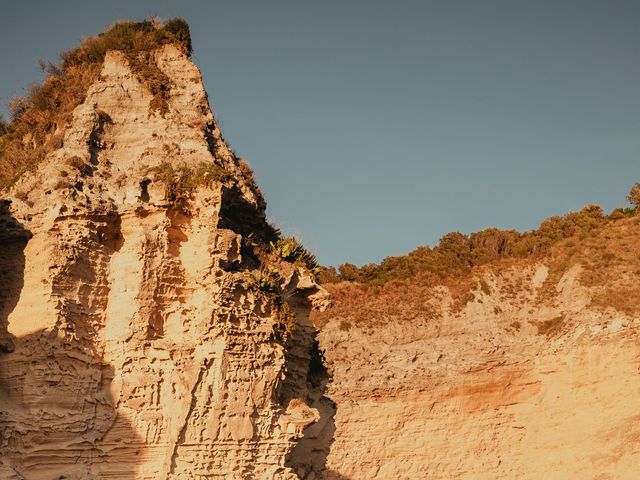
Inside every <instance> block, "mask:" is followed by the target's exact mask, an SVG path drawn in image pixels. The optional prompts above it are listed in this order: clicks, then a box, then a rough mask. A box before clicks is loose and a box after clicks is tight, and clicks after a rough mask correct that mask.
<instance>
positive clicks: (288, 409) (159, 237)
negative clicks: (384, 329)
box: [0, 45, 326, 480]
mask: <svg viewBox="0 0 640 480" xmlns="http://www.w3.org/2000/svg"><path fill="white" fill-rule="evenodd" d="M152 55H153V56H154V57H153V58H154V62H155V65H157V67H158V68H159V69H160V70H161V71H162V73H163V74H164V75H166V77H167V78H168V79H169V80H170V82H171V89H170V93H169V95H168V96H167V99H168V108H167V111H166V112H162V113H163V114H160V113H159V112H157V111H153V110H152V109H150V104H152V102H153V99H154V98H153V94H152V93H151V92H150V91H149V89H148V88H146V87H145V85H143V84H142V83H141V81H140V79H139V76H137V75H136V74H134V72H132V69H131V65H130V62H129V61H128V60H127V58H126V57H125V55H123V54H122V53H121V52H118V51H111V52H108V53H107V54H106V56H105V59H104V63H103V65H102V67H101V71H100V74H99V76H98V78H97V80H96V81H95V82H94V83H93V84H92V85H91V86H90V87H89V89H88V91H87V92H86V95H85V97H84V101H82V103H81V104H80V105H78V106H77V107H76V108H75V109H74V110H73V112H72V114H71V116H70V117H69V119H68V122H67V123H66V124H64V125H59V126H58V129H57V131H56V132H55V134H56V135H58V136H60V137H62V141H61V142H60V148H57V149H55V150H53V151H51V152H49V153H48V154H47V155H46V157H45V158H44V159H43V161H42V162H41V163H40V164H39V165H38V166H37V168H34V169H32V170H35V171H33V172H27V173H26V174H24V175H22V176H21V177H20V178H19V179H17V181H15V182H14V183H15V184H14V185H13V186H12V187H11V190H10V192H9V193H8V195H7V201H3V202H4V203H3V204H2V211H1V212H0V214H1V216H0V478H2V479H54V478H55V479H62V478H64V479H67V480H69V479H89V478H96V479H98V478H100V479H108V478H109V479H110V478H113V479H160V478H166V479H170V478H172V479H185V478H234V479H235V478H278V479H285V478H297V475H296V474H295V473H294V471H293V470H292V469H291V468H289V466H288V465H287V464H286V462H287V456H288V455H289V453H290V452H291V451H292V449H293V447H294V446H295V444H296V440H297V439H298V438H299V437H300V436H301V435H302V430H303V428H304V427H305V426H306V425H308V424H309V423H312V422H313V421H315V420H316V419H318V418H319V416H320V415H319V413H318V411H317V410H315V409H312V408H310V407H309V406H308V405H307V403H306V402H307V399H308V398H309V396H313V395H315V393H314V392H315V390H316V389H317V388H316V387H314V386H313V385H311V383H309V378H311V377H313V374H311V375H309V366H310V362H311V363H313V361H314V360H313V358H312V357H313V355H314V352H316V351H315V350H314V338H315V332H314V330H313V328H312V326H311V324H310V323H309V321H308V316H309V311H310V309H311V308H313V307H314V305H316V306H322V305H323V303H324V302H325V300H326V299H325V294H324V293H323V291H322V290H321V289H320V288H319V287H318V286H317V285H316V284H315V282H314V280H313V277H312V275H311V274H310V273H309V272H308V271H307V270H306V269H304V268H302V267H300V266H298V265H295V264H292V263H287V262H284V261H280V260H279V259H277V258H271V257H269V256H268V255H267V254H264V246H265V245H267V243H268V241H269V240H270V239H272V238H274V234H275V232H274V231H273V229H272V228H271V227H270V226H269V225H268V224H267V223H266V221H265V215H264V209H265V204H264V200H263V199H262V196H261V194H260V192H259V191H258V190H257V188H256V187H255V184H254V183H253V180H252V178H251V176H250V171H249V170H248V169H247V167H246V166H245V165H243V164H242V163H241V162H240V161H239V160H238V159H237V158H236V157H235V156H234V154H233V153H232V152H231V151H230V150H229V148H228V147H227V146H226V144H225V143H224V141H223V139H222V137H221V134H220V130H219V127H218V125H217V123H216V121H215V119H214V118H213V115H212V113H211V110H210V108H209V105H208V102H207V96H206V93H205V91H204V89H203V85H202V78H201V75H200V72H199V70H198V68H197V67H196V66H195V65H194V64H193V63H192V62H191V61H190V60H189V58H188V57H187V55H185V53H184V52H182V51H180V50H179V49H178V48H176V47H174V46H172V45H165V46H163V47H162V48H159V49H157V50H155V51H153V53H152ZM167 169H168V170H169V172H168V173H167ZM185 172H186V173H185ZM193 172H196V173H193ZM182 174H184V175H186V176H187V177H188V178H187V179H190V181H191V182H192V184H191V185H180V182H181V181H182V180H184V178H182V177H180V175H182ZM189 175H191V176H189ZM194 175H196V176H198V178H197V180H198V181H195V180H194V178H195V177H194ZM208 175H210V176H211V178H208V177H207V176H208ZM214 177H215V178H214ZM171 182H174V183H177V184H178V185H177V186H178V187H180V188H186V189H188V191H187V192H186V193H184V192H182V196H180V195H176V192H171V188H172V187H175V186H176V185H169V184H170V183H171ZM183 183H184V182H183ZM260 251H262V252H263V254H262V255H258V254H257V253H256V252H260ZM264 271H267V272H269V275H271V276H272V277H273V278H275V279H276V283H277V285H270V288H271V290H270V291H269V292H266V293H265V291H264V290H265V289H264V288H261V287H262V285H261V284H260V283H259V282H260V280H261V279H260V278H258V279H256V275H257V276H259V275H262V273H260V272H264ZM256 272H257V273H256ZM274 272H275V273H274ZM274 289H276V290H277V292H274ZM276 294H277V295H278V298H277V302H275V301H274V295H276ZM285 307H286V308H285ZM283 317H284V321H283ZM287 322H288V323H289V324H288V325H286V323H287ZM292 323H295V324H296V325H295V328H292V325H291V324H292ZM316 357H317V352H316ZM314 358H315V357H314ZM312 370H313V368H312ZM312 373H313V372H312Z"/></svg>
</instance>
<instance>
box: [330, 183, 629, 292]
mask: <svg viewBox="0 0 640 480" xmlns="http://www.w3.org/2000/svg"><path fill="white" fill-rule="evenodd" d="M634 192H635V193H634ZM639 192H640V184H636V185H634V187H633V189H632V191H631V193H630V194H629V197H628V199H629V201H630V202H632V203H633V202H634V199H636V198H637V200H638V202H640V193H639ZM635 211H636V210H633V209H616V210H614V211H613V212H612V214H611V215H609V216H606V215H604V213H603V212H602V209H601V208H600V207H599V206H597V205H588V206H586V207H585V208H583V209H582V210H580V211H579V212H571V213H569V214H567V215H565V216H563V217H561V216H553V217H550V218H548V219H546V220H544V221H543V222H542V223H541V224H540V226H539V227H538V229H536V230H533V231H531V232H525V233H519V232H516V231H515V230H498V229H496V228H489V229H486V230H482V231H480V232H476V233H472V234H471V235H463V234H462V233H459V232H453V233H448V234H447V235H445V236H444V237H442V239H441V240H440V243H439V244H438V245H437V246H435V247H433V248H430V247H426V246H422V247H418V248H416V249H415V250H414V251H412V252H410V253H409V254H407V255H403V256H397V257H387V258H385V259H384V260H383V261H382V262H381V263H380V264H374V263H370V264H367V265H363V266H362V267H360V268H358V267H357V266H355V265H353V264H350V263H345V264H343V265H340V267H339V269H338V270H337V271H336V269H335V268H333V267H329V268H323V269H322V271H321V272H320V281H321V282H322V283H336V282H340V281H352V282H359V283H362V284H366V285H373V286H375V285H384V284H385V283H387V282H389V281H392V280H404V279H408V278H412V277H414V276H416V275H418V274H420V275H423V276H424V275H427V276H433V277H435V278H443V277H445V276H451V275H462V274H465V273H468V272H469V271H470V270H471V268H473V267H475V266H479V265H485V264H489V263H493V262H495V261H498V260H501V259H505V258H527V257H534V256H538V255H542V254H544V253H546V252H547V251H548V250H549V248H550V247H551V246H552V245H554V244H556V243H557V242H559V241H560V240H562V239H566V238H569V237H572V236H578V237H581V238H584V237H586V236H587V235H589V234H590V233H591V232H593V231H595V230H598V229H600V228H601V227H603V226H604V225H606V224H607V223H609V222H612V221H615V220H617V219H620V218H624V217H627V216H629V215H633V214H634V213H635Z"/></svg>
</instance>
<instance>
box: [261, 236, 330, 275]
mask: <svg viewBox="0 0 640 480" xmlns="http://www.w3.org/2000/svg"><path fill="white" fill-rule="evenodd" d="M269 249H270V251H271V252H272V253H273V254H274V255H276V256H277V257H278V258H281V259H282V260H284V261H286V262H291V263H295V264H297V265H299V266H301V267H304V268H306V269H307V270H308V271H309V272H311V274H313V275H314V276H317V275H318V274H319V273H320V265H319V264H318V261H317V259H316V257H315V255H313V254H312V253H310V252H309V251H308V250H307V249H306V248H304V246H303V245H302V244H301V243H300V242H299V241H298V240H297V239H296V238H295V237H286V238H282V239H280V240H277V241H275V242H269Z"/></svg>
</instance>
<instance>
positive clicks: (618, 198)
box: [0, 0, 640, 264]
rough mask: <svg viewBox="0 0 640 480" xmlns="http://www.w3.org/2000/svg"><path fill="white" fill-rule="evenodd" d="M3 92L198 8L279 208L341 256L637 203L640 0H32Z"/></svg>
mask: <svg viewBox="0 0 640 480" xmlns="http://www.w3.org/2000/svg"><path fill="white" fill-rule="evenodd" d="M1 10H2V12H1V15H0V40H1V44H2V49H1V51H0V65H2V69H1V74H0V97H2V99H3V100H5V101H6V100H7V99H8V98H10V97H11V96H12V95H13V94H20V93H21V88H22V87H23V86H25V85H26V84H27V83H29V82H31V81H34V80H37V79H39V78H40V74H39V71H38V67H37V60H38V59H39V58H42V59H48V60H54V59H55V58H56V55H57V53H59V52H60V51H62V50H67V49H69V48H71V47H73V46H75V45H76V44H77V43H78V41H79V40H80V38H81V37H82V36H83V35H93V34H96V33H98V32H100V31H101V30H103V29H104V27H106V26H107V25H109V24H110V23H112V22H114V21H115V20H122V19H142V18H144V17H146V16H149V15H151V14H157V15H159V16H160V17H161V18H169V17H172V16H182V17H184V18H186V19H187V20H188V22H189V24H190V26H191V32H192V38H193V43H194V49H195V53H194V57H195V60H196V62H197V63H198V64H199V65H200V68H201V69H202V71H203V74H204V77H205V82H206V87H207V90H208V92H209V97H210V100H211V102H212V105H213V107H214V110H215V113H216V114H217V117H218V119H219V120H220V122H221V124H222V128H223V133H224V135H225V137H226V139H227V140H228V141H229V143H230V144H231V146H232V147H233V148H234V149H235V150H236V152H237V153H238V154H239V155H240V156H242V157H244V158H245V159H247V160H248V161H249V163H250V164H251V165H252V166H253V168H254V169H255V172H256V177H257V180H258V183H259V185H260V187H261V188H262V190H263V191H264V193H265V195H266V198H267V201H268V203H269V209H268V215H269V217H270V218H271V219H272V221H274V222H275V223H276V224H277V225H279V226H280V227H281V228H283V230H284V231H285V233H291V234H296V235H298V236H300V237H301V238H302V239H303V240H304V242H305V243H306V244H307V246H308V247H309V248H310V249H311V250H312V251H314V252H315V253H316V254H317V255H318V257H319V259H320V260H321V261H322V262H323V263H325V264H339V263H342V262H345V261H350V262H353V263H356V264H362V263H366V262H370V261H379V260H381V259H382V258H384V257H385V256H388V255H397V254H403V253H406V252H408V251H409V250H412V249H413V248H414V247H416V246H417V245H424V244H427V245H433V244H434V243H436V242H437V241H438V239H439V238H440V237H441V236H442V235H443V234H444V233H446V232H449V231H452V230H458V231H461V232H464V233H469V232H471V231H475V230H479V229H483V228H486V227H489V226H496V227H499V228H516V229H520V230H526V229H531V228H534V227H535V226H537V225H538V224H539V223H540V221H541V220H542V219H543V218H545V217H547V216H549V215H553V214H562V213H565V212H567V211H569V210H575V209H579V208H581V207H582V206H583V205H584V204H587V203H597V204H600V205H602V206H603V207H604V208H605V209H606V210H610V209H612V208H614V207H616V206H621V205H624V204H625V201H624V197H625V196H626V194H627V192H628V190H629V188H630V187H631V185H632V184H633V183H634V181H636V180H640V135H639V134H638V133H639V127H640V95H639V91H638V90H639V88H640V27H639V26H640V2H638V1H616V0H607V1H590V0H575V1H563V0H550V1H544V0H535V1H534V0H530V1H519V0H504V1H492V0H487V1H478V0H468V1H462V0H459V1H451V0H442V1H393V2H392V1H388V2H378V1H317V2H311V1H288V2H283V1H269V2H266V1H264V2H261V1H252V2H249V1H225V2H221V1H153V2H151V1H141V0H138V1H135V0H128V1H120V0H118V1H114V0H109V1H99V2H98V1H88V0H84V1H56V2H53V1H50V0H49V1H39V2H38V1H32V0H21V1H19V2H6V3H5V4H3V6H2V9H1Z"/></svg>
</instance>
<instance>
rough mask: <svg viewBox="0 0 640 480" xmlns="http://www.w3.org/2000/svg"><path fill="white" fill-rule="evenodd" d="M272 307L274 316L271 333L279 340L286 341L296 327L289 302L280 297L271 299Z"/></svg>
mask: <svg viewBox="0 0 640 480" xmlns="http://www.w3.org/2000/svg"><path fill="white" fill-rule="evenodd" d="M272 309H273V310H274V311H275V316H276V323H275V324H274V326H273V333H274V335H275V336H276V338H277V339H278V340H279V341H281V342H286V341H287V339H289V338H290V337H291V335H293V332H294V331H295V329H296V316H295V314H294V313H293V312H292V311H291V307H290V306H289V304H288V303H287V302H285V301H283V300H282V299H280V297H278V298H277V299H276V300H274V301H273V303H272Z"/></svg>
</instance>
